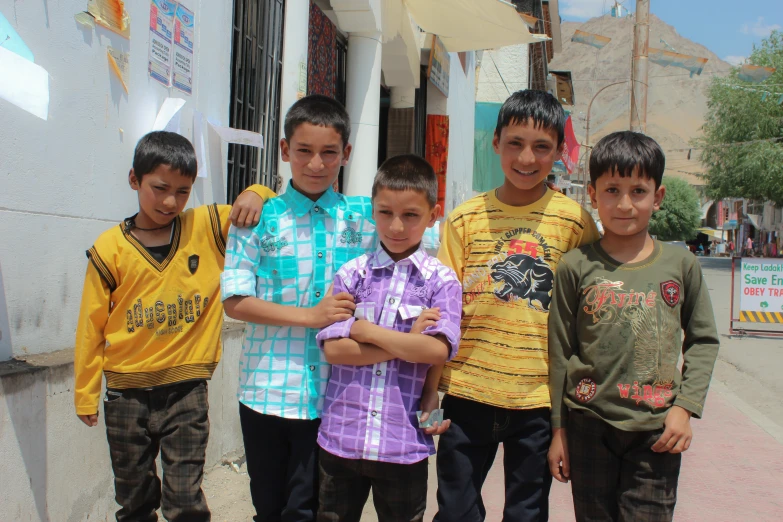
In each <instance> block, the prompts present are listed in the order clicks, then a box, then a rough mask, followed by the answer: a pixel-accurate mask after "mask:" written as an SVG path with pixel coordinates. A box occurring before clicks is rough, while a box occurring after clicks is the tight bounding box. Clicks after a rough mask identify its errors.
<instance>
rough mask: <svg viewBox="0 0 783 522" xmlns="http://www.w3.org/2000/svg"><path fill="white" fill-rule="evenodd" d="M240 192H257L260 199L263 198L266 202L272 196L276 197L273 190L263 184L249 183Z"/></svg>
mask: <svg viewBox="0 0 783 522" xmlns="http://www.w3.org/2000/svg"><path fill="white" fill-rule="evenodd" d="M242 192H243V193H245V192H252V193H254V194H257V195H258V196H260V197H261V199H263V200H264V203H266V202H267V201H269V200H270V199H272V198H274V197H277V194H275V192H274V191H273V190H272V189H270V188H268V187H265V186H264V185H250V186H249V187H247V188H246V189H245V190H243V191H242Z"/></svg>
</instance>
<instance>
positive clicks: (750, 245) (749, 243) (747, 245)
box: [745, 237, 753, 256]
mask: <svg viewBox="0 0 783 522" xmlns="http://www.w3.org/2000/svg"><path fill="white" fill-rule="evenodd" d="M745 255H747V256H752V255H753V239H751V238H750V237H748V240H747V241H746V242H745Z"/></svg>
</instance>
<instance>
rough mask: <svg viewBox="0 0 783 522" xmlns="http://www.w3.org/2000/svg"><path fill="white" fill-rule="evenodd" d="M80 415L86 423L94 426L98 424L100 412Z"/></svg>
mask: <svg viewBox="0 0 783 522" xmlns="http://www.w3.org/2000/svg"><path fill="white" fill-rule="evenodd" d="M77 417H79V420H80V421H82V422H83V423H85V424H86V425H87V426H89V427H90V428H93V427H95V426H97V425H98V414H97V413H93V414H92V415H77Z"/></svg>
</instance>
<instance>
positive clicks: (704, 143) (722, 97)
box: [695, 31, 783, 205]
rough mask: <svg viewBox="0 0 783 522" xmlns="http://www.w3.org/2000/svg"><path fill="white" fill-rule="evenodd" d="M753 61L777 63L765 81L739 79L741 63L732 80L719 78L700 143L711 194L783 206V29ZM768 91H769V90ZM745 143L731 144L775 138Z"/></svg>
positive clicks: (710, 94) (712, 88)
mask: <svg viewBox="0 0 783 522" xmlns="http://www.w3.org/2000/svg"><path fill="white" fill-rule="evenodd" d="M748 62H749V63H750V64H751V65H760V66H764V67H775V68H777V71H776V72H775V73H774V74H773V75H772V76H771V77H770V78H768V79H767V80H765V81H764V82H762V83H755V84H754V83H748V82H744V81H742V80H740V79H739V77H738V74H739V71H740V68H739V67H735V68H734V69H733V70H732V72H731V73H730V75H729V77H728V78H714V79H713V80H712V84H711V85H710V87H709V91H708V93H707V117H706V121H705V123H704V135H703V137H702V138H700V139H698V140H696V143H695V144H696V145H697V146H699V147H705V148H704V149H703V151H702V154H701V161H702V163H703V164H704V166H705V167H706V178H707V195H708V196H709V197H710V198H712V199H722V198H726V197H737V198H746V199H752V200H761V201H763V200H770V201H772V202H774V203H775V204H776V205H783V104H780V103H779V101H780V97H781V95H780V94H775V93H781V92H783V88H781V86H782V85H783V32H780V31H773V32H772V34H771V35H770V36H769V38H767V39H765V40H763V41H762V43H761V45H760V46H759V47H754V49H753V53H752V54H751V56H750V58H749V59H748ZM765 92H767V93H768V94H766V95H765V94H764V93H765ZM771 138H781V139H780V140H778V141H765V142H761V143H752V144H746V145H735V146H728V147H727V146H725V144H727V143H736V142H746V141H753V140H770V139H771Z"/></svg>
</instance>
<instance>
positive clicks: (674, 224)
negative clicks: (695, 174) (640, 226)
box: [650, 178, 701, 241]
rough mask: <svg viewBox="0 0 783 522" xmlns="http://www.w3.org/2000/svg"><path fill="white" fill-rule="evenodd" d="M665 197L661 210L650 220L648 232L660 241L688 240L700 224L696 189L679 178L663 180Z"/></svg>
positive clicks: (692, 236)
mask: <svg viewBox="0 0 783 522" xmlns="http://www.w3.org/2000/svg"><path fill="white" fill-rule="evenodd" d="M662 184H663V186H664V187H666V197H664V198H663V203H662V204H661V210H659V211H658V212H656V213H655V214H653V217H652V219H651V220H650V234H652V235H654V236H657V237H658V239H660V240H661V241H690V240H691V239H693V238H695V237H696V234H697V233H698V232H697V230H696V229H698V228H699V225H701V207H700V205H699V195H698V194H697V193H696V189H694V188H693V187H691V186H690V185H689V184H688V182H687V181H684V180H681V179H679V178H669V179H664V180H663V183H662Z"/></svg>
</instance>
